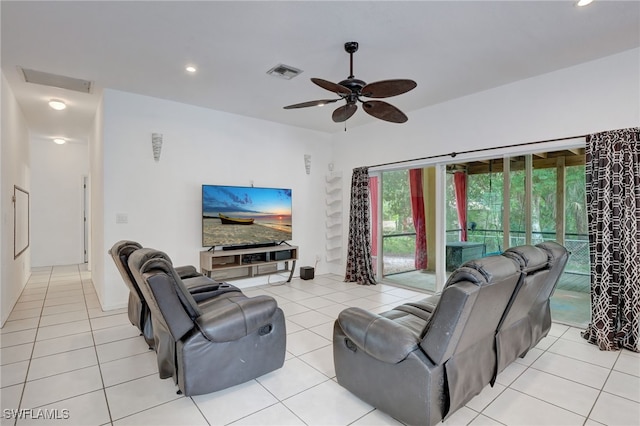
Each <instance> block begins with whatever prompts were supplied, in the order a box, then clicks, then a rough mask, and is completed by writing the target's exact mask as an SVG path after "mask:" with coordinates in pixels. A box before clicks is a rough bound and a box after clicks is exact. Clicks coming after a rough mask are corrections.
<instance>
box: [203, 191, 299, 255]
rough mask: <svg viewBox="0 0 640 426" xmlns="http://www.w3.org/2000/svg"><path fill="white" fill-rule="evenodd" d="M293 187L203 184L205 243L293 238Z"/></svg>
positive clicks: (219, 243) (210, 244) (217, 243)
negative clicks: (291, 188)
mask: <svg viewBox="0 0 640 426" xmlns="http://www.w3.org/2000/svg"><path fill="white" fill-rule="evenodd" d="M291 235H292V233H291V190H290V189H282V188H255V187H239V186H218V185H203V186H202V245H203V246H211V247H213V246H222V245H238V244H262V243H270V242H281V241H288V240H291Z"/></svg>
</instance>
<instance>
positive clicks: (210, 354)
mask: <svg viewBox="0 0 640 426" xmlns="http://www.w3.org/2000/svg"><path fill="white" fill-rule="evenodd" d="M129 267H130V269H131V271H132V274H133V276H134V278H135V280H136V281H137V283H138V285H139V287H140V290H141V292H142V294H143V295H144V298H145V299H146V301H147V303H148V306H149V310H150V312H151V317H152V319H153V324H154V327H153V329H154V336H155V339H156V345H157V356H158V365H159V366H165V367H167V366H173V370H172V373H173V374H172V375H173V377H174V380H175V382H176V383H177V385H178V387H179V389H180V391H182V393H183V394H185V395H187V396H190V395H199V394H205V393H209V392H214V391H217V390H221V389H225V388H227V387H230V386H234V385H237V384H240V383H243V382H246V381H248V380H251V379H253V378H256V377H258V376H261V375H263V374H266V373H268V372H270V371H273V370H276V369H278V368H280V367H282V365H283V364H284V356H285V349H286V329H285V320H284V313H283V312H282V310H281V309H280V308H279V307H278V305H277V303H276V301H275V299H273V298H272V297H269V296H256V297H251V298H250V297H247V296H245V295H244V294H243V293H242V292H240V291H230V292H222V293H220V294H219V295H218V296H216V297H212V298H209V299H207V300H204V301H201V302H196V300H195V299H194V297H193V295H192V294H191V293H190V292H189V290H188V289H187V288H186V286H185V285H184V283H183V281H182V279H181V278H180V277H179V276H178V274H177V273H176V270H175V269H174V268H173V266H172V265H171V262H170V261H169V260H168V259H166V258H165V255H164V253H162V252H159V251H157V250H153V249H147V248H145V249H140V250H136V251H135V252H133V253H132V254H131V256H130V257H129ZM169 370H170V369H169V368H165V371H169ZM159 374H160V376H161V377H163V375H162V369H160V371H159ZM165 377H166V376H165Z"/></svg>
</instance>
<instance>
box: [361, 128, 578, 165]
mask: <svg viewBox="0 0 640 426" xmlns="http://www.w3.org/2000/svg"><path fill="white" fill-rule="evenodd" d="M587 136H589V135H578V136H567V137H565V138H556V139H547V140H542V141H535V142H523V143H516V144H512V145H504V146H494V147H492V148H478V149H470V150H468V151H460V152H450V153H448V154H437V155H430V156H428V157H420V158H412V159H410V160H400V161H392V162H390V163H382V164H375V165H373V166H369V168H372V167H382V166H392V165H395V164H403V163H411V162H413V161H421V160H432V159H434V158H443V157H451V158H455V157H456V156H458V155H460V154H474V153H476V152H484V151H492V150H494V149H501V148H516V147H519V146H527V145H536V144H541V143H548V142H558V141H566V140H570V139H579V138H586V137H587Z"/></svg>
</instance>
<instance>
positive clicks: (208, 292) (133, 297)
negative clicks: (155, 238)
mask: <svg viewBox="0 0 640 426" xmlns="http://www.w3.org/2000/svg"><path fill="white" fill-rule="evenodd" d="M141 248H142V245H140V243H137V242H135V241H130V240H121V241H118V242H117V243H115V244H114V245H113V247H111V249H109V254H110V255H111V257H112V259H113V261H114V263H115V265H116V267H117V268H118V271H119V272H120V275H121V276H122V280H123V281H124V283H125V284H126V286H127V287H128V288H129V301H128V315H129V321H131V324H133V325H135V326H136V327H137V328H138V329H139V330H140V333H141V334H142V336H143V337H144V339H145V340H146V342H147V344H148V345H149V348H154V347H155V339H154V337H153V324H152V321H151V313H150V312H149V308H148V306H147V303H146V301H145V299H144V295H143V294H142V292H141V291H140V288H139V287H138V284H137V283H136V280H135V278H134V277H133V274H132V272H131V269H130V268H129V257H130V256H131V254H132V253H133V252H135V251H136V250H139V249H141ZM162 255H163V257H164V258H165V259H167V260H169V261H170V259H169V256H167V255H166V254H165V253H162ZM175 270H176V272H177V274H178V275H179V276H180V278H181V279H182V280H183V282H184V284H185V286H186V287H187V289H189V292H190V293H191V294H192V295H193V297H194V299H195V300H196V302H200V301H203V300H207V299H209V298H211V297H215V296H217V295H218V294H219V293H220V292H221V291H222V292H226V291H240V290H239V289H238V288H236V287H234V286H231V285H228V284H226V285H224V286H223V287H222V288H220V285H221V283H219V282H216V281H214V280H212V279H210V278H208V277H205V276H204V275H202V274H200V273H198V271H197V270H196V268H195V267H194V266H192V265H187V266H178V267H175Z"/></svg>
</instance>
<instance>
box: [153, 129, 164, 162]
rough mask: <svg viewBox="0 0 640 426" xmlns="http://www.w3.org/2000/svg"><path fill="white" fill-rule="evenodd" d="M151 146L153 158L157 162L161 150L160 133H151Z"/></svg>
mask: <svg viewBox="0 0 640 426" xmlns="http://www.w3.org/2000/svg"><path fill="white" fill-rule="evenodd" d="M151 147H152V148H153V159H154V160H156V163H157V162H158V161H160V151H162V133H152V134H151Z"/></svg>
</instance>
